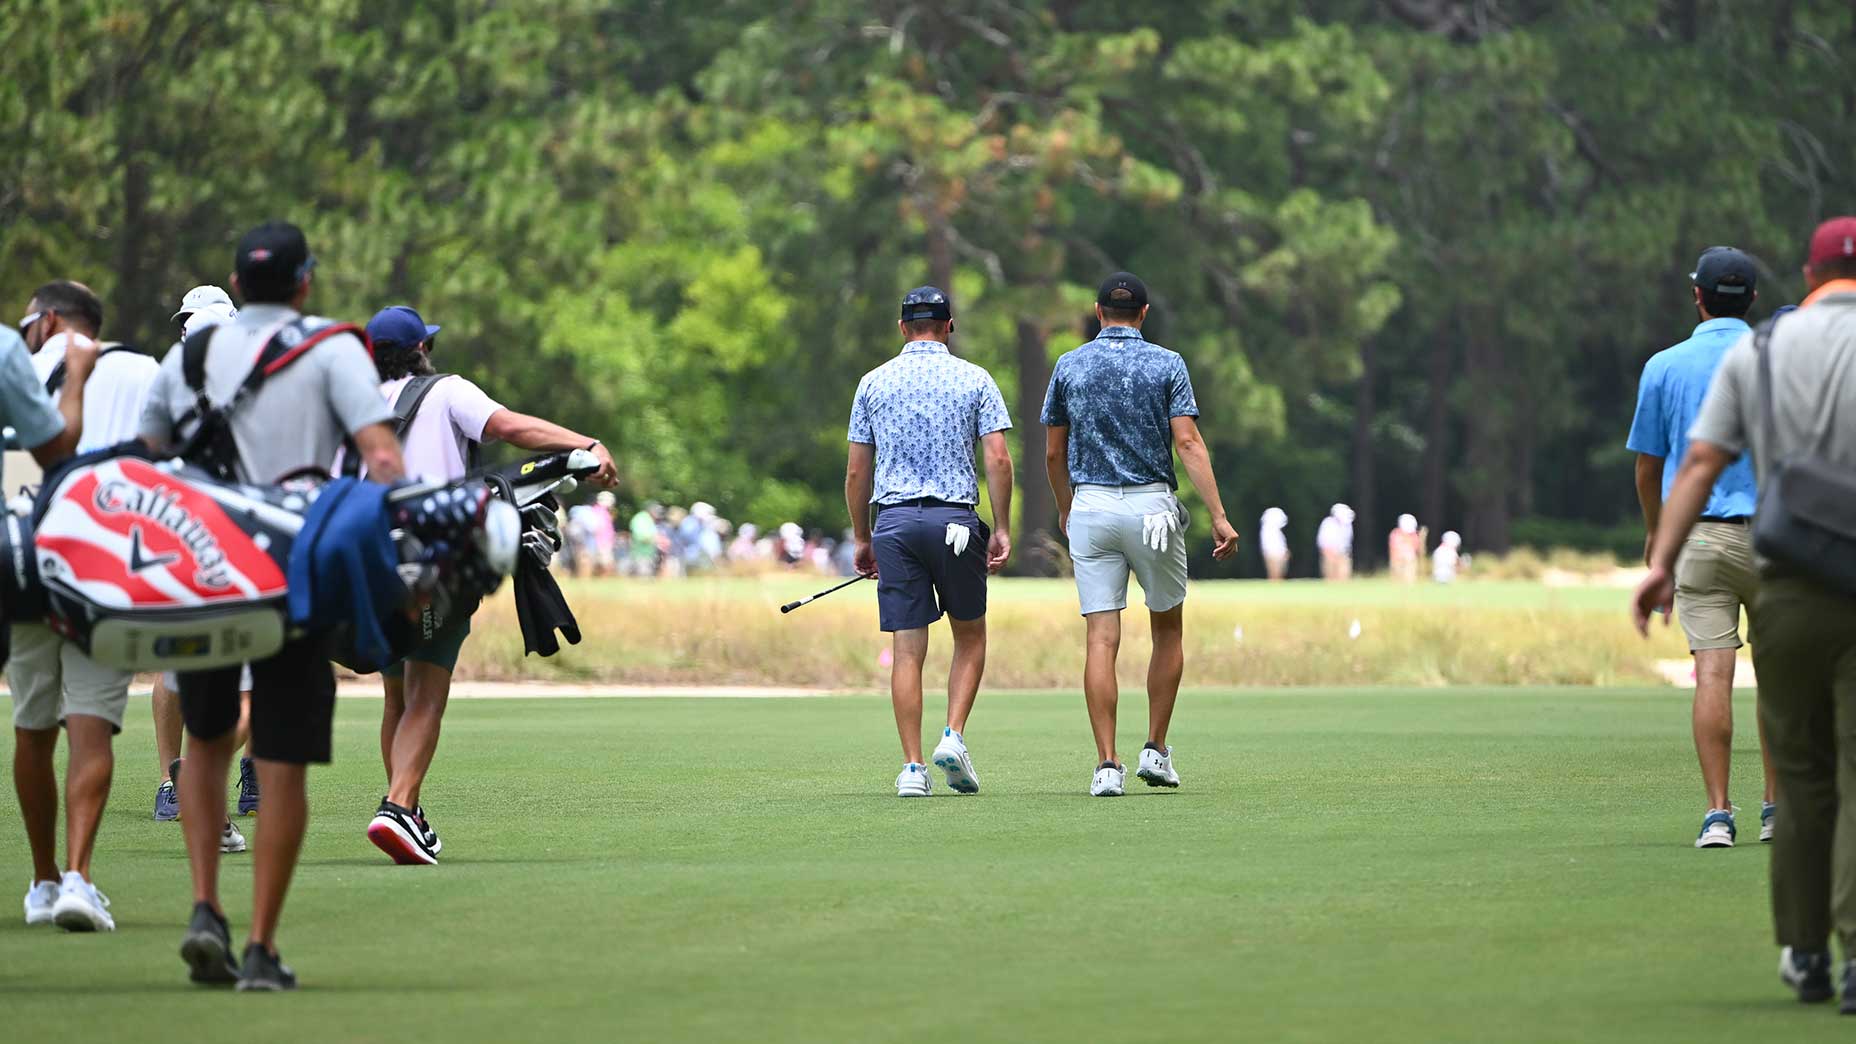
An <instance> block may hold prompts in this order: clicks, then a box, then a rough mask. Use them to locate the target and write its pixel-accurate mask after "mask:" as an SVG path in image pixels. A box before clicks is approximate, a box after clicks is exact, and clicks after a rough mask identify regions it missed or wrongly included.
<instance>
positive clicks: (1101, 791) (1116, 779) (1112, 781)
mask: <svg viewBox="0 0 1856 1044" xmlns="http://www.w3.org/2000/svg"><path fill="white" fill-rule="evenodd" d="M1126 779H1127V774H1126V773H1125V772H1124V771H1123V770H1122V767H1121V766H1120V765H1117V764H1115V763H1114V762H1112V761H1104V762H1103V763H1102V767H1101V768H1099V769H1096V778H1095V779H1093V780H1091V781H1090V783H1089V796H1090V797H1120V796H1121V785H1122V783H1123V782H1125V781H1126Z"/></svg>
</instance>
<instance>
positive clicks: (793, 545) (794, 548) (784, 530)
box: [778, 522, 806, 567]
mask: <svg viewBox="0 0 1856 1044" xmlns="http://www.w3.org/2000/svg"><path fill="white" fill-rule="evenodd" d="M778 551H779V557H780V564H781V565H784V566H788V567H791V566H797V565H799V564H800V563H802V562H804V561H805V560H806V531H805V530H803V529H800V528H799V523H797V522H782V523H781V524H780V541H779V545H778Z"/></svg>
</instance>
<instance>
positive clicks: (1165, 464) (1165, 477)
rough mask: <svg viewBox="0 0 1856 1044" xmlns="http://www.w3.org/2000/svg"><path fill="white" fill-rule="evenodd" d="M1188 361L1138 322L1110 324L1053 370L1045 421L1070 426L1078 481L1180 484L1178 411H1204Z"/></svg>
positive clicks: (1194, 414)
mask: <svg viewBox="0 0 1856 1044" xmlns="http://www.w3.org/2000/svg"><path fill="white" fill-rule="evenodd" d="M1198 415H1199V403H1198V400H1197V399H1195V398H1194V397H1193V395H1192V376H1191V375H1190V374H1188V373H1187V372H1186V360H1184V359H1182V358H1180V356H1179V353H1178V352H1171V351H1168V350H1166V349H1165V348H1162V347H1160V346H1159V345H1157V344H1152V343H1149V342H1148V341H1147V339H1146V338H1144V337H1142V336H1141V332H1140V331H1139V330H1137V329H1135V328H1134V327H1132V326H1108V327H1104V328H1103V330H1102V333H1101V334H1100V335H1099V336H1097V337H1096V339H1095V340H1093V341H1090V342H1089V343H1088V344H1085V345H1083V346H1081V347H1079V348H1076V349H1074V350H1072V351H1069V352H1066V353H1064V355H1063V358H1061V359H1058V360H1057V366H1056V368H1055V369H1054V370H1052V371H1051V375H1050V390H1049V391H1048V392H1047V393H1045V396H1044V423H1045V424H1046V425H1047V426H1049V427H1053V428H1061V427H1067V428H1069V429H1070V437H1069V444H1070V483H1071V485H1076V486H1144V485H1148V484H1150V483H1155V482H1164V483H1166V484H1167V485H1168V486H1171V487H1173V488H1174V489H1178V488H1179V479H1178V477H1177V476H1176V475H1175V474H1174V473H1173V423H1172V421H1173V418H1174V417H1197V416H1198Z"/></svg>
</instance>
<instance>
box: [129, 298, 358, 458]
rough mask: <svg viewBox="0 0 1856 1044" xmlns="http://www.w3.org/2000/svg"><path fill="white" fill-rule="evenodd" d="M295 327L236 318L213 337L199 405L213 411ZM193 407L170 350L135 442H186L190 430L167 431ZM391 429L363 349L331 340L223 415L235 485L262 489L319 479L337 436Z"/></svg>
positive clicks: (176, 351) (269, 312) (277, 320)
mask: <svg viewBox="0 0 1856 1044" xmlns="http://www.w3.org/2000/svg"><path fill="white" fill-rule="evenodd" d="M295 318H297V313H296V312H295V311H293V310H291V309H289V308H286V307H284V306H282V305H268V304H253V305H247V306H245V307H244V308H243V309H241V310H240V311H239V313H238V317H237V318H236V319H234V320H232V321H231V322H230V323H227V324H225V325H223V326H219V327H216V328H215V329H214V331H213V338H212V340H211V341H210V342H209V343H208V345H207V349H206V395H207V397H208V398H209V399H211V400H212V402H213V403H214V404H215V405H223V404H225V403H226V402H229V401H230V400H231V398H232V396H233V394H234V393H235V392H236V391H237V390H238V386H239V385H240V384H242V383H243V382H244V380H245V376H246V375H247V374H249V373H250V372H251V367H252V364H253V363H254V362H255V361H256V360H257V358H258V352H259V351H261V350H262V349H263V348H264V345H265V342H267V341H269V340H270V339H271V336H272V334H274V333H276V331H277V330H278V328H280V327H281V326H283V325H284V324H285V323H288V322H290V321H291V320H293V319H295ZM193 405H194V394H193V392H192V390H190V389H189V388H188V387H187V380H186V377H185V376H184V375H183V374H182V372H181V348H180V346H179V345H176V346H175V347H174V348H173V349H172V350H170V351H169V352H168V355H167V358H166V359H163V360H162V362H161V373H160V374H158V375H157V376H156V377H155V383H154V386H153V387H152V388H150V389H149V390H148V405H147V407H146V408H145V409H144V410H143V412H142V438H144V439H146V440H147V441H149V442H150V443H152V444H154V445H156V446H162V447H168V448H173V447H174V446H175V445H176V443H178V442H179V441H180V439H181V438H183V437H185V436H186V435H188V434H191V433H192V430H193V427H194V425H193V424H191V423H190V424H189V425H188V428H187V430H186V431H176V430H175V424H176V422H177V421H178V420H179V419H180V418H181V417H182V416H184V415H185V414H186V413H187V411H188V410H190V409H192V408H193ZM392 419H393V411H392V409H390V408H389V407H388V405H387V403H386V401H385V400H383V399H382V398H381V397H380V375H379V373H378V372H377V371H376V370H375V369H374V360H373V359H372V358H371V357H370V356H369V355H368V354H367V348H366V346H364V345H363V344H362V343H361V339H360V338H358V337H355V336H354V335H352V334H337V335H336V336H334V337H331V338H329V339H328V340H326V341H323V342H321V343H319V344H316V345H314V346H313V347H311V348H310V349H309V350H308V351H307V352H305V353H303V354H302V355H301V356H298V357H297V359H296V360H295V361H293V362H291V363H290V365H288V366H286V367H284V368H283V369H281V370H279V371H277V372H276V373H274V374H272V375H271V376H270V377H269V378H268V379H267V380H266V381H265V382H264V387H262V388H260V389H259V390H258V393H257V394H256V395H254V396H252V397H251V398H250V399H248V400H246V402H245V403H244V405H242V406H240V407H239V408H238V411H237V412H236V413H234V414H233V415H232V437H233V440H234V441H235V442H237V443H238V453H239V464H240V475H239V477H240V478H242V479H244V480H245V481H247V482H258V483H268V482H273V481H275V480H277V479H278V478H281V477H282V476H284V475H286V474H288V473H289V472H292V471H295V470H297V469H298V468H306V467H313V468H320V469H323V470H327V469H328V467H329V464H330V462H332V461H333V460H334V459H335V451H336V450H337V449H339V448H340V447H341V444H342V439H343V437H344V436H347V435H352V434H354V433H355V432H357V431H360V430H361V429H362V428H365V427H367V426H368V425H370V424H381V423H385V422H388V421H391V420H392Z"/></svg>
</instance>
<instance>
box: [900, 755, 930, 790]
mask: <svg viewBox="0 0 1856 1044" xmlns="http://www.w3.org/2000/svg"><path fill="white" fill-rule="evenodd" d="M933 789H934V784H932V783H930V782H929V781H928V766H926V765H922V764H918V763H916V762H913V761H911V762H909V763H908V764H907V765H904V766H902V774H901V775H899V776H897V777H896V796H897V797H909V798H915V797H927V796H928V794H929V792H930V791H932V790H933Z"/></svg>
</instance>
